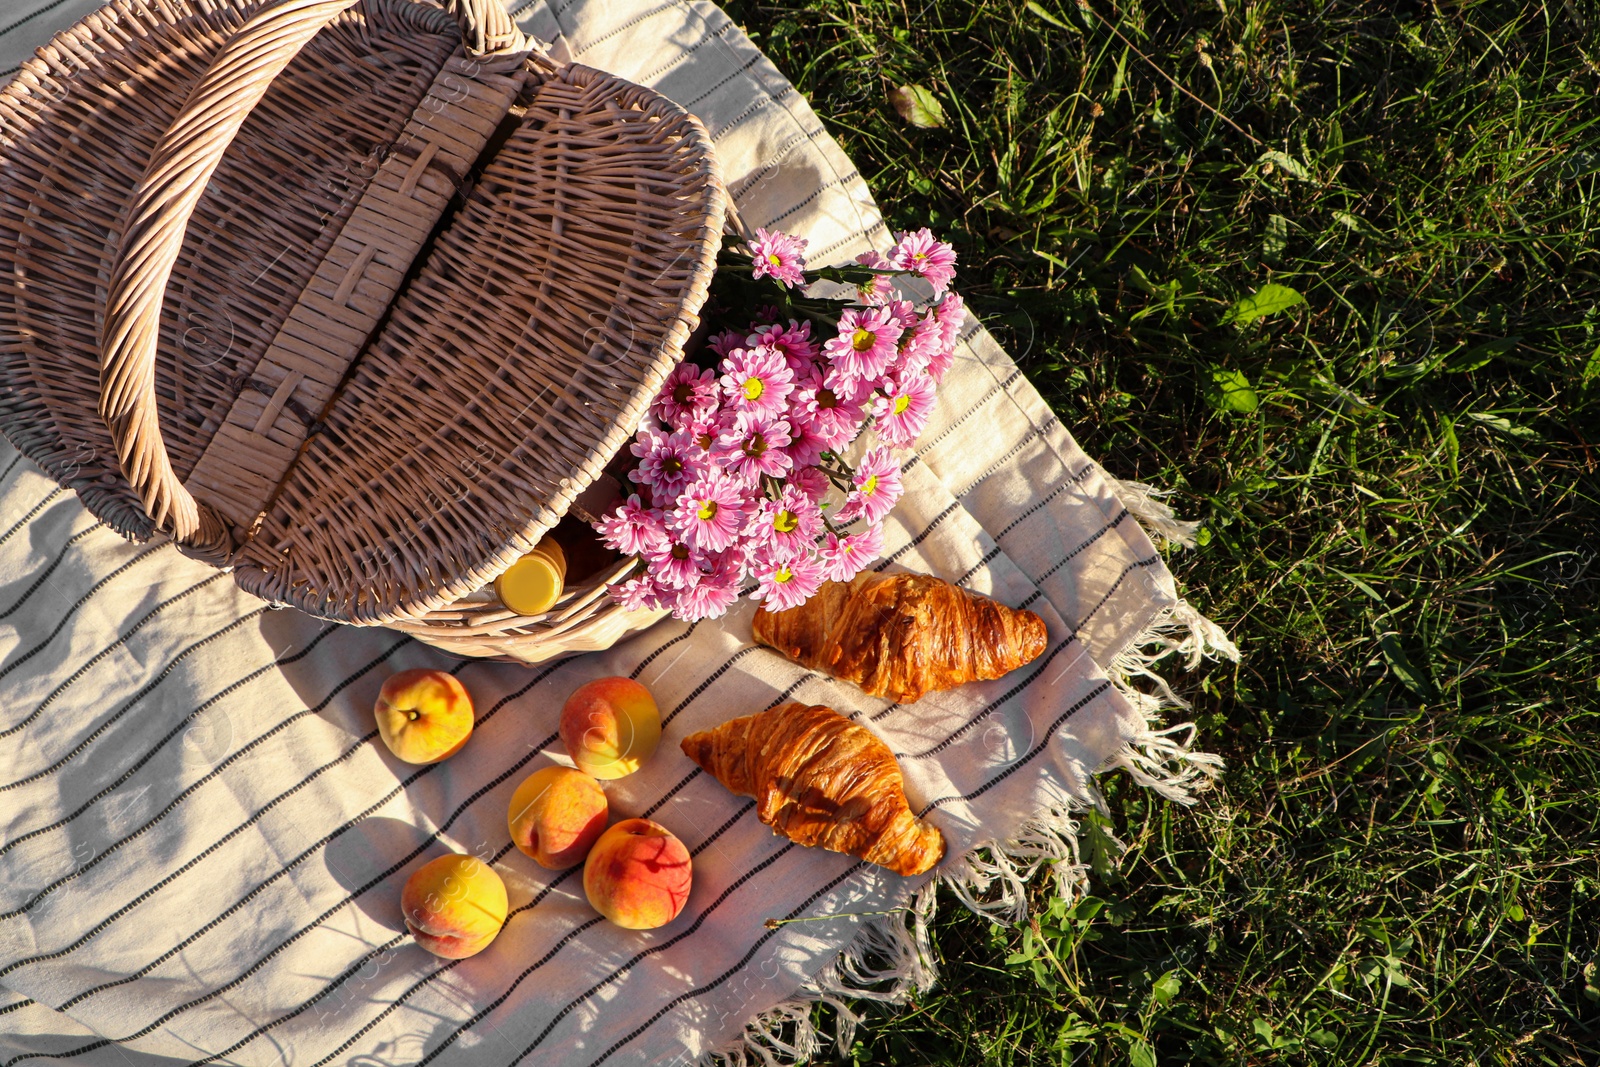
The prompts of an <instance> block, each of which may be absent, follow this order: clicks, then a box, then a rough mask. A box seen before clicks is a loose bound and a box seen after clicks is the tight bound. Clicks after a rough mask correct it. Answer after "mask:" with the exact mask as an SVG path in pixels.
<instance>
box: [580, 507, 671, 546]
mask: <svg viewBox="0 0 1600 1067" xmlns="http://www.w3.org/2000/svg"><path fill="white" fill-rule="evenodd" d="M595 530H596V531H597V532H598V533H599V534H600V539H601V540H602V541H604V542H605V544H606V547H608V548H610V549H611V550H612V551H613V552H621V553H622V554H623V555H625V556H631V555H633V554H634V553H636V552H643V551H644V550H645V549H647V548H649V547H650V546H651V545H656V544H660V543H661V542H663V541H665V540H666V539H667V527H666V524H665V522H664V521H663V516H662V513H661V510H660V509H659V508H647V507H645V506H644V501H642V500H640V499H639V494H637V493H635V494H633V495H632V496H630V497H628V499H627V500H626V501H624V502H623V503H622V504H621V505H620V506H618V508H617V509H616V510H615V511H613V512H611V513H610V514H609V515H606V516H604V517H603V518H601V520H600V521H599V522H597V523H596V524H595Z"/></svg>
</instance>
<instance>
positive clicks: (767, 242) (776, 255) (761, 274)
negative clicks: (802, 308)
mask: <svg viewBox="0 0 1600 1067" xmlns="http://www.w3.org/2000/svg"><path fill="white" fill-rule="evenodd" d="M805 250H806V239H805V238H804V237H796V236H794V235H793V234H788V233H768V232H767V231H766V230H763V229H757V230H756V239H755V240H754V241H751V242H750V262H751V264H752V265H753V266H754V268H755V269H754V270H753V271H752V272H751V274H752V276H753V277H756V278H766V277H769V276H770V277H772V278H775V279H777V280H778V281H780V282H782V283H783V284H784V285H788V286H792V287H794V288H796V289H799V288H802V287H804V286H805V284H806V274H805V271H806V257H805V256H804V254H803V253H804V252H805Z"/></svg>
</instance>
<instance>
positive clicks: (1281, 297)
mask: <svg viewBox="0 0 1600 1067" xmlns="http://www.w3.org/2000/svg"><path fill="white" fill-rule="evenodd" d="M1305 302H1306V298H1305V297H1303V296H1301V295H1300V294H1299V292H1297V291H1296V290H1294V289H1291V288H1289V287H1288V286H1287V285H1279V284H1278V283H1277V282H1268V283H1267V284H1266V285H1263V286H1262V287H1261V288H1259V289H1257V290H1256V291H1255V292H1253V293H1251V294H1250V295H1249V296H1247V297H1243V298H1241V299H1240V300H1239V302H1238V303H1236V304H1234V305H1233V307H1231V308H1229V309H1228V313H1227V314H1226V315H1224V316H1223V321H1224V322H1232V323H1237V324H1238V325H1240V326H1243V325H1244V324H1245V323H1248V322H1254V321H1256V320H1257V319H1260V318H1265V317H1266V316H1268V315H1276V314H1277V313H1278V312H1280V311H1287V310H1288V309H1289V308H1292V307H1294V306H1296V305H1297V304H1304V303H1305Z"/></svg>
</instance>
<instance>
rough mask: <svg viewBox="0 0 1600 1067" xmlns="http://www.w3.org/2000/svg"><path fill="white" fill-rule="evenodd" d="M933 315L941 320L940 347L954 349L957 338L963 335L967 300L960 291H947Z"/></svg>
mask: <svg viewBox="0 0 1600 1067" xmlns="http://www.w3.org/2000/svg"><path fill="white" fill-rule="evenodd" d="M933 317H934V318H935V319H937V320H938V322H939V347H940V348H943V349H947V350H951V351H954V349H955V347H956V339H957V338H958V337H960V336H961V323H962V322H963V321H965V319H966V317H967V302H966V301H965V300H962V299H961V294H960V293H947V294H945V298H944V299H943V300H941V301H939V306H938V307H936V308H934V310H933Z"/></svg>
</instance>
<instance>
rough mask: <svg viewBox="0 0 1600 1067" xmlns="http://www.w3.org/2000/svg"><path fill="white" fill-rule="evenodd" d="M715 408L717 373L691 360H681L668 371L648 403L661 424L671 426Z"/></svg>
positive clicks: (706, 413)
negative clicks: (681, 361) (687, 361)
mask: <svg viewBox="0 0 1600 1067" xmlns="http://www.w3.org/2000/svg"><path fill="white" fill-rule="evenodd" d="M716 410H717V376H716V374H714V373H713V372H711V371H708V370H706V371H703V370H701V369H700V368H699V367H696V366H695V365H694V364H693V363H680V364H678V366H677V367H675V368H673V371H672V373H671V374H669V375H667V380H666V382H665V383H664V384H663V385H662V386H661V391H660V392H658V393H657V394H656V398H655V400H654V401H652V402H651V404H650V411H651V413H652V414H654V415H655V416H656V418H658V419H660V420H661V422H662V423H663V424H664V425H667V426H671V427H673V428H674V429H677V428H679V427H681V426H682V425H683V424H684V423H685V422H687V421H688V420H690V419H693V418H698V417H701V416H705V415H710V414H712V413H714V412H715V411H716Z"/></svg>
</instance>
